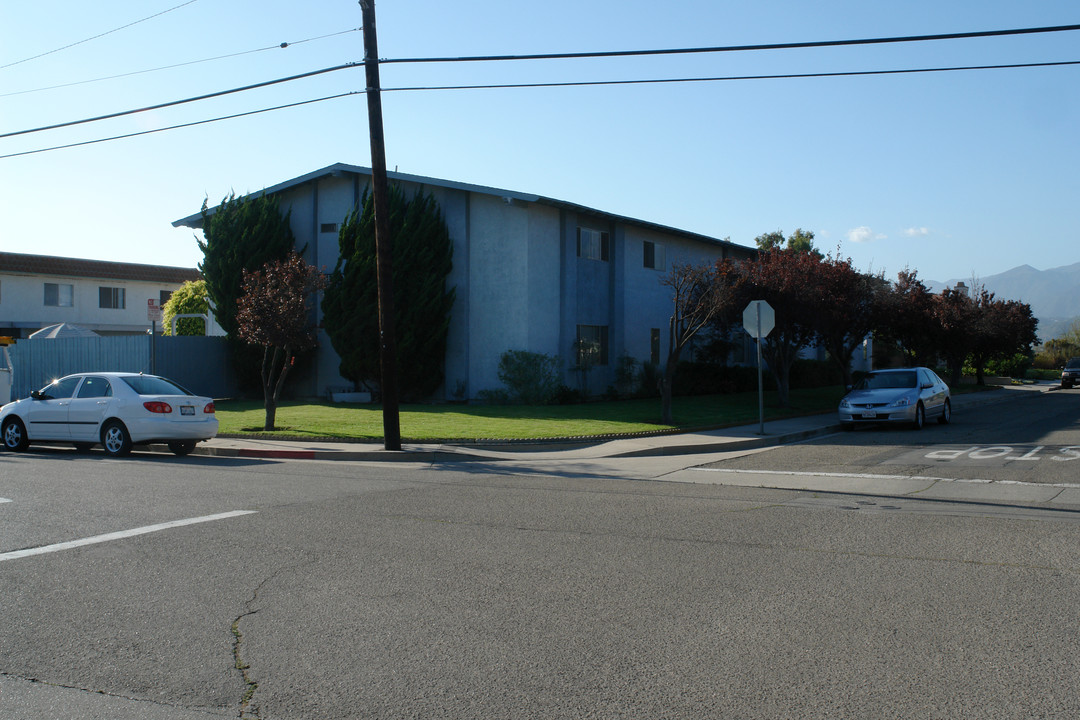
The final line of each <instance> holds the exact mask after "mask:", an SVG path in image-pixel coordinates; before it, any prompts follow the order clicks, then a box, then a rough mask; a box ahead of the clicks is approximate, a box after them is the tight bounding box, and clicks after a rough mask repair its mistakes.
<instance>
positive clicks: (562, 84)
mask: <svg viewBox="0 0 1080 720" xmlns="http://www.w3.org/2000/svg"><path fill="white" fill-rule="evenodd" d="M1067 65H1080V60H1063V61H1061V62H1042V63H1011V64H1008V65H966V66H961V67H934V68H910V69H906V70H850V71H839V72H819V73H787V74H777V75H726V76H722V77H682V78H659V79H648V80H582V81H566V82H538V83H506V84H501V85H427V86H415V87H384V88H382V92H409V91H418V90H506V89H515V88H544V87H587V86H591V85H656V84H664V83H693V82H724V81H733V80H793V79H805V78H827V77H855V76H859V75H908V74H915V73H939V72H956V71H961V70H1008V69H1016V68H1037V67H1059V66H1067ZM0 137H3V136H2V135H0Z"/></svg>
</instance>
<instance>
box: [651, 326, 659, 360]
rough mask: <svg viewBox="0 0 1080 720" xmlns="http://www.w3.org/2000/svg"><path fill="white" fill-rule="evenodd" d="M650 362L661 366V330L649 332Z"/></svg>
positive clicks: (653, 329) (655, 329) (656, 329)
mask: <svg viewBox="0 0 1080 720" xmlns="http://www.w3.org/2000/svg"><path fill="white" fill-rule="evenodd" d="M649 362H651V363H652V364H653V365H659V364H660V328H652V329H651V330H649Z"/></svg>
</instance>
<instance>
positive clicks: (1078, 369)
mask: <svg viewBox="0 0 1080 720" xmlns="http://www.w3.org/2000/svg"><path fill="white" fill-rule="evenodd" d="M1077 380H1080V357H1074V358H1069V362H1067V363H1065V369H1064V370H1062V371H1061V387H1063V388H1071V387H1072V386H1073V385H1075V384H1076V381H1077Z"/></svg>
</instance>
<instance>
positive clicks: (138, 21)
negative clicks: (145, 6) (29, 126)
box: [0, 0, 196, 70]
mask: <svg viewBox="0 0 1080 720" xmlns="http://www.w3.org/2000/svg"><path fill="white" fill-rule="evenodd" d="M194 2H196V0H188V1H187V2H185V3H181V4H179V5H177V6H176V7H171V8H169V9H168V10H162V11H161V12H159V13H154V14H153V15H148V16H147V17H144V18H143V19H142V20H136V21H134V22H129V23H128V24H127V25H121V26H120V27H118V28H113V29H112V30H108V31H106V32H103V33H99V34H97V35H94V36H93V37H88V38H86V39H85V40H79V41H78V42H73V43H69V44H68V45H64V46H63V47H58V48H56V49H55V50H49V51H47V52H43V53H39V54H37V55H34V56H33V57H28V58H23V59H22V60H16V61H15V62H11V63H8V64H7V65H0V70H3V69H5V68H9V67H12V66H14V65H21V64H22V63H24V62H30V61H31V60H37V59H38V58H43V57H45V56H46V55H52V54H53V53H58V52H60V51H61V50H67V49H68V48H73V47H75V46H76V45H82V44H83V43H88V42H90V41H91V40H97V39H98V38H103V37H105V36H106V35H112V34H113V33H114V32H119V31H120V30H124V29H126V28H129V27H131V26H132V25H138V24H139V23H141V22H146V21H147V20H153V19H154V18H156V17H160V16H162V15H164V14H165V13H171V12H172V11H173V10H179V9H180V8H182V7H186V6H188V5H191V4H192V3H194Z"/></svg>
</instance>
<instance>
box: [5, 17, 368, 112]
mask: <svg viewBox="0 0 1080 720" xmlns="http://www.w3.org/2000/svg"><path fill="white" fill-rule="evenodd" d="M351 32H360V28H354V29H350V30H342V31H340V32H336V33H329V34H327V35H319V36H318V37H313V38H306V39H304V40H295V41H293V42H283V43H278V44H277V45H267V46H266V47H261V48H255V49H254V50H242V51H240V52H235V53H229V54H228V55H218V56H217V57H211V58H203V59H202V60H189V61H187V62H182V63H175V64H173V65H163V66H161V67H156V68H147V69H145V70H133V71H131V72H126V73H120V74H119V75H108V76H106V77H99V78H91V79H89V80H76V81H75V82H69V83H62V84H60V85H50V86H48V87H40V88H33V89H31V90H16V91H15V92H9V93H0V97H11V96H13V95H27V94H29V93H36V92H44V91H45V90H58V89H60V88H66V87H73V86H75V85H88V84H90V83H96V82H103V81H105V80H116V79H118V78H125V77H131V76H132V75H144V74H146V73H152V72H158V71H161V70H172V69H174V68H178V67H187V66H188V65H198V64H200V63H206V62H214V61H215V60H226V59H228V58H234V57H240V56H241V55H251V54H253V53H259V52H266V51H267V50H284V49H285V48H288V47H292V46H293V45H300V44H301V43H306V42H313V41H315V40H325V39H326V38H330V37H336V36H338V35H345V34H346V33H351Z"/></svg>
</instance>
